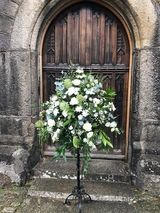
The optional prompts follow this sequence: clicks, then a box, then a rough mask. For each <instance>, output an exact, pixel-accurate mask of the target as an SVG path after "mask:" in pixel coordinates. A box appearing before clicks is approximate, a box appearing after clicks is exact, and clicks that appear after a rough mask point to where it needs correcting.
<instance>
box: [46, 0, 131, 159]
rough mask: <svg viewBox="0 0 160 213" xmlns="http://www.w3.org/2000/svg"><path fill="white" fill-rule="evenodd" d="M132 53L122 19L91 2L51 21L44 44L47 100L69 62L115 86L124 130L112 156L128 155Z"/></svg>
mask: <svg viewBox="0 0 160 213" xmlns="http://www.w3.org/2000/svg"><path fill="white" fill-rule="evenodd" d="M129 52H130V50H129V42H128V38H127V34H126V32H125V30H124V27H123V25H122V24H121V22H120V21H119V20H118V19H117V17H116V16H115V15H114V14H113V13H112V12H111V11H109V10H107V9H106V8H104V7H102V6H99V5H98V4H94V3H89V2H88V3H87V2H85V3H84V2H83V3H79V4H76V5H73V6H72V7H69V8H67V9H65V10H64V11H62V12H61V13H60V14H59V15H58V16H57V17H56V18H55V19H54V20H53V21H52V23H51V24H50V26H49V28H48V30H47V33H46V35H45V39H44V45H43V99H44V101H46V100H48V99H49V97H50V95H51V94H52V93H53V92H54V89H55V85H54V82H55V80H56V78H58V77H59V76H60V75H61V71H62V70H63V71H65V70H67V69H68V68H69V64H70V61H72V63H74V64H77V65H81V66H83V67H84V69H85V70H86V71H90V70H91V71H92V72H93V73H96V74H99V75H101V76H103V84H104V87H105V88H106V87H112V88H114V89H115V91H116V93H117V96H116V100H115V105H116V108H117V110H116V115H117V119H118V125H119V127H120V128H122V129H123V132H124V133H123V135H121V136H118V137H115V136H114V135H112V136H111V137H112V142H113V145H114V150H112V155H113V154H114V155H115V154H116V155H121V156H123V155H125V147H126V141H125V138H126V135H125V134H126V121H127V97H128V76H129V75H128V74H129ZM97 156H100V157H101V155H99V154H98V155H97ZM103 157H104V155H103Z"/></svg>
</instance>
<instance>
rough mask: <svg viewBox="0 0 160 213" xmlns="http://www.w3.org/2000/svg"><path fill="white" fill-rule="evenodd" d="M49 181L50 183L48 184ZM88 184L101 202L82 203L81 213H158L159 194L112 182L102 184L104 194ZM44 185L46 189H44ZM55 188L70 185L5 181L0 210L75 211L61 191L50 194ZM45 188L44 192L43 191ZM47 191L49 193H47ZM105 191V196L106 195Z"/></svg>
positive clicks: (14, 212) (19, 212) (29, 212)
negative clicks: (59, 196)
mask: <svg viewBox="0 0 160 213" xmlns="http://www.w3.org/2000/svg"><path fill="white" fill-rule="evenodd" d="M47 182H48V184H47ZM49 184H51V185H50V187H49ZM72 184H73V183H72ZM89 184H90V185H89ZM89 184H88V186H87V187H88V189H87V190H90V193H92V192H93V193H94V195H95V198H98V193H99V192H100V191H101V192H102V194H103V195H104V198H105V199H104V201H93V202H91V203H87V204H83V205H82V213H160V196H152V195H151V194H149V193H147V192H141V191H138V190H135V189H130V188H129V186H128V188H127V187H126V186H123V185H119V186H118V185H116V187H114V184H112V185H110V184H108V185H107V186H106V187H107V189H108V193H107V192H105V191H106V190H104V191H103V187H104V185H103V184H101V185H100V187H101V189H98V190H99V192H98V191H97V190H96V187H97V186H98V185H96V184H97V183H95V182H94V183H89ZM92 184H93V185H92ZM45 186H46V188H44V187H45ZM93 186H94V187H93ZM59 187H60V189H61V191H62V192H67V191H68V190H69V188H70V183H69V182H68V181H67V180H66V181H64V180H63V181H62V182H59V181H55V180H52V181H51V182H50V180H47V179H45V180H35V181H30V182H29V183H27V185H26V186H25V187H17V186H15V185H9V184H8V185H6V186H1V187H0V213H42V212H43V213H79V211H78V209H77V205H75V204H72V205H71V206H66V205H64V198H63V195H64V194H63V193H62V199H57V198H58V197H54V196H55V194H54V192H55V191H57V190H59ZM98 188H99V187H98ZM112 188H113V193H112ZM45 189H46V192H48V195H47V194H44V190H45ZM40 191H41V194H40ZM127 191H128V193H127ZM31 192H32V193H31ZM34 192H37V194H36V193H35V195H34ZM49 192H52V193H51V194H49ZM96 193H97V194H96ZM29 194H30V195H29ZM107 194H108V197H107V196H106V195H107ZM116 194H118V196H117V197H115V195H116ZM127 194H128V198H131V197H132V198H131V199H128V201H127V199H124V201H118V200H117V201H116V200H115V199H113V201H109V200H108V201H107V199H109V198H114V197H115V198H120V197H124V198H127ZM112 195H113V196H112ZM55 198H56V199H55Z"/></svg>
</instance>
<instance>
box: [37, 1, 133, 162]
mask: <svg viewBox="0 0 160 213" xmlns="http://www.w3.org/2000/svg"><path fill="white" fill-rule="evenodd" d="M81 2H84V1H83V0H75V1H74V0H66V2H63V3H62V2H59V3H58V4H57V5H55V7H54V8H53V9H52V11H50V16H49V18H48V19H47V20H45V21H44V23H43V26H42V29H41V30H42V32H41V39H40V42H39V52H40V55H39V71H40V72H39V93H40V94H39V102H40V103H42V102H43V69H42V57H43V54H42V50H43V43H44V39H45V35H46V32H47V30H48V27H49V26H50V24H51V22H52V21H53V19H54V18H56V16H57V15H58V14H59V13H60V12H61V11H63V10H65V9H67V8H68V7H70V6H72V5H74V4H76V3H81ZM85 2H86V1H85ZM88 2H94V3H97V4H99V5H101V6H103V7H104V8H106V9H108V10H110V11H111V12H112V13H113V14H114V15H115V16H116V17H117V18H118V19H119V21H120V22H121V23H122V25H123V27H124V29H125V31H126V34H127V36H128V41H129V48H130V54H129V57H130V60H129V74H128V95H127V119H126V136H125V158H124V159H125V160H126V161H127V160H128V157H130V156H128V154H129V152H128V149H129V145H130V134H131V131H130V129H131V122H130V120H131V114H132V111H131V109H132V104H131V103H132V98H131V97H132V85H133V83H132V79H133V76H132V75H133V74H132V73H133V69H134V67H133V65H134V63H133V50H134V46H135V45H134V43H135V41H134V38H133V36H132V31H131V29H130V27H129V24H128V23H127V21H126V20H125V18H124V16H123V15H122V14H121V13H120V11H118V10H117V9H116V8H113V6H112V5H111V3H106V2H105V1H103V0H102V1H101V2H99V1H98V0H88Z"/></svg>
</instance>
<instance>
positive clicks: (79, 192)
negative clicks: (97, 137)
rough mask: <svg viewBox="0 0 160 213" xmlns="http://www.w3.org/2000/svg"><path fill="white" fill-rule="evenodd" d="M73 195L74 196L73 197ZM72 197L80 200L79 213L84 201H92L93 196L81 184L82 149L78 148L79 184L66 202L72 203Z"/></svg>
mask: <svg viewBox="0 0 160 213" xmlns="http://www.w3.org/2000/svg"><path fill="white" fill-rule="evenodd" d="M72 197H73V198H72ZM71 199H75V200H77V201H78V209H79V213H81V205H82V202H83V201H84V202H91V201H92V199H91V196H90V195H89V194H87V193H86V192H85V189H84V187H83V186H82V185H81V179H80V150H79V149H77V186H75V187H74V189H73V191H72V193H71V194H69V195H68V197H67V198H66V200H65V204H67V205H70V204H71V202H70V200H71Z"/></svg>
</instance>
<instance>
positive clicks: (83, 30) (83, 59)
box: [79, 8, 86, 65]
mask: <svg viewBox="0 0 160 213" xmlns="http://www.w3.org/2000/svg"><path fill="white" fill-rule="evenodd" d="M79 42H80V43H79V45H80V50H79V61H80V65H86V57H85V56H86V45H85V44H86V8H82V9H81V10H80V39H79Z"/></svg>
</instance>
